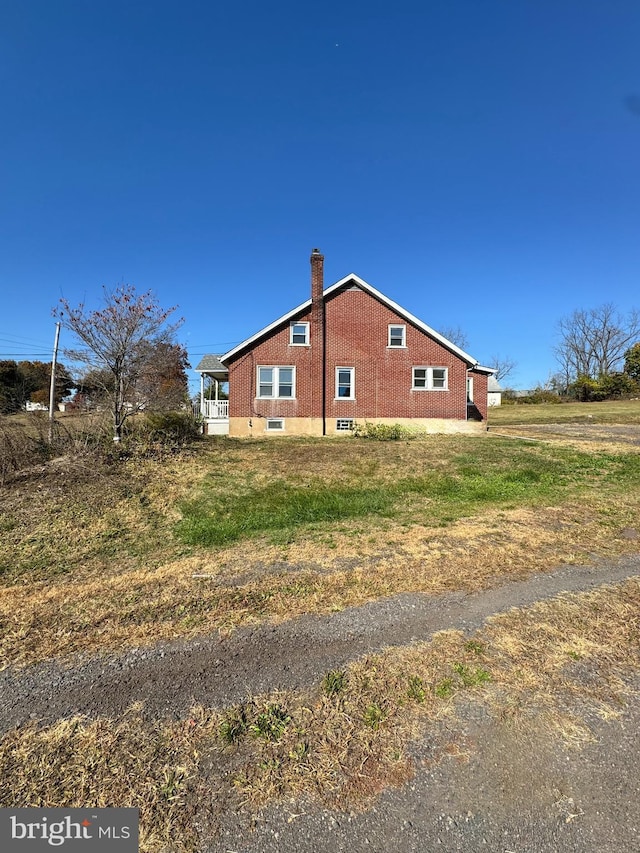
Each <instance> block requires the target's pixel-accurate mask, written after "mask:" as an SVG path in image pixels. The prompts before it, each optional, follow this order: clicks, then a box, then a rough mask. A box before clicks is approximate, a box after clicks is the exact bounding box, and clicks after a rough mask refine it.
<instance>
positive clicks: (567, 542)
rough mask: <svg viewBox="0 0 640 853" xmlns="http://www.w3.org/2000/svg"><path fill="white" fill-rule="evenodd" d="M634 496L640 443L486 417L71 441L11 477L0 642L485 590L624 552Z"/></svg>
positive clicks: (86, 643) (4, 500) (20, 657)
mask: <svg viewBox="0 0 640 853" xmlns="http://www.w3.org/2000/svg"><path fill="white" fill-rule="evenodd" d="M636 449H637V448H636ZM631 450H633V448H632V449H631ZM639 503H640V454H638V453H637V452H631V451H629V452H626V453H620V452H615V453H612V452H607V451H606V449H605V450H602V451H599V452H593V450H592V449H590V450H589V452H584V451H579V450H576V449H574V448H571V447H565V446H561V445H559V444H557V443H555V444H549V443H544V442H539V443H531V442H526V441H519V440H514V439H506V438H501V437H497V436H493V437H492V436H491V434H489V435H483V436H478V437H471V436H433V437H431V438H429V439H427V440H415V441H403V442H372V441H367V440H365V439H346V440H345V439H336V440H313V439H287V440H286V441H284V440H280V441H278V440H276V441H267V440H265V441H262V442H260V441H255V442H243V441H233V440H228V439H221V440H212V441H207V442H204V443H202V444H199V445H197V446H196V447H195V448H194V449H192V450H191V451H189V452H184V453H182V454H180V455H177V456H168V457H166V458H163V459H160V460H157V459H137V458H132V459H129V460H124V461H122V462H120V463H113V462H112V463H110V464H106V463H105V464H102V465H100V464H97V463H95V462H91V463H90V464H88V463H87V462H86V461H84V460H83V459H79V460H74V459H63V460H58V461H57V462H54V463H52V464H51V465H49V466H48V468H47V469H46V471H45V473H40V474H39V475H38V476H36V477H31V478H26V479H23V480H19V481H16V482H14V483H13V484H11V485H9V486H7V487H5V488H4V489H3V490H2V492H1V493H0V531H1V532H2V537H1V540H0V583H2V598H1V601H0V618H2V620H3V623H2V624H3V633H2V639H1V650H2V660H3V661H4V663H5V665H9V664H11V663H13V664H18V665H23V664H31V663H34V662H37V661H39V660H43V659H46V658H49V657H68V656H69V655H72V654H74V653H76V652H80V651H100V652H103V653H104V652H108V651H113V650H118V649H123V648H126V647H128V646H130V645H140V644H145V643H151V642H155V641H156V640H159V639H162V638H176V637H191V636H194V635H196V634H198V633H201V632H209V631H212V630H230V629H233V628H234V627H236V626H239V625H242V624H247V623H255V622H257V621H261V620H276V621H278V620H282V619H285V618H289V617H291V616H295V615H297V614H299V613H304V612H324V613H326V612H331V611H332V610H337V609H342V608H344V607H346V606H349V605H353V604H361V603H363V602H365V601H367V600H370V599H375V598H379V597H381V596H385V595H391V594H394V593H398V592H406V591H420V592H428V593H440V592H443V591H448V590H452V589H478V588H481V587H483V586H486V585H488V584H490V583H493V582H494V581H495V578H496V577H499V576H500V575H505V576H509V577H524V576H526V575H528V574H531V573H532V572H536V571H545V570H547V569H549V568H552V567H554V566H556V565H558V564H559V563H566V562H584V561H588V560H590V559H592V557H593V555H594V554H601V555H603V556H604V555H614V554H621V553H624V552H625V551H630V550H633V549H634V548H635V547H636V546H637V543H636V542H635V541H634V540H633V538H631V539H630V538H625V536H624V535H623V531H624V530H625V529H627V528H634V527H635V525H636V524H637V513H638V505H639ZM371 565H375V567H376V569H375V571H371V570H370V568H369V567H370V566H371Z"/></svg>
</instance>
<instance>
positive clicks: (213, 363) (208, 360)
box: [196, 355, 229, 373]
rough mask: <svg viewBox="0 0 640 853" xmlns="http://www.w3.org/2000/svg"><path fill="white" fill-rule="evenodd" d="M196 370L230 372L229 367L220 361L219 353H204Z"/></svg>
mask: <svg viewBox="0 0 640 853" xmlns="http://www.w3.org/2000/svg"><path fill="white" fill-rule="evenodd" d="M196 370H199V371H200V372H201V373H214V372H215V373H228V372H229V371H228V369H227V368H226V367H225V366H224V364H223V363H222V362H221V361H220V356H219V355H203V356H202V358H201V359H200V361H199V362H198V366H197V367H196Z"/></svg>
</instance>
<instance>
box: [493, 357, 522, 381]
mask: <svg viewBox="0 0 640 853" xmlns="http://www.w3.org/2000/svg"><path fill="white" fill-rule="evenodd" d="M489 366H490V367H494V368H495V371H496V372H495V374H494V375H495V377H496V381H497V382H504V380H505V379H507V378H508V377H509V376H511V374H512V373H513V371H514V370H515V369H516V367H517V366H518V362H517V361H515V359H513V358H509V356H508V355H501V354H500V353H496V354H495V355H492V356H491V358H490V359H489Z"/></svg>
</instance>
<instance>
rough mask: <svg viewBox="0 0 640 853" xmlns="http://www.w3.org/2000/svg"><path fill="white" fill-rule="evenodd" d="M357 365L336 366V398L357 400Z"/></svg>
mask: <svg viewBox="0 0 640 853" xmlns="http://www.w3.org/2000/svg"><path fill="white" fill-rule="evenodd" d="M355 372H356V369H355V367H336V400H355V397H356V394H355V386H354V379H355Z"/></svg>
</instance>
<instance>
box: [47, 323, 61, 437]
mask: <svg viewBox="0 0 640 853" xmlns="http://www.w3.org/2000/svg"><path fill="white" fill-rule="evenodd" d="M59 338H60V323H56V337H55V340H54V342H53V359H52V360H51V387H50V388H49V444H53V407H54V405H55V399H56V362H57V360H58V340H59Z"/></svg>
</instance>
